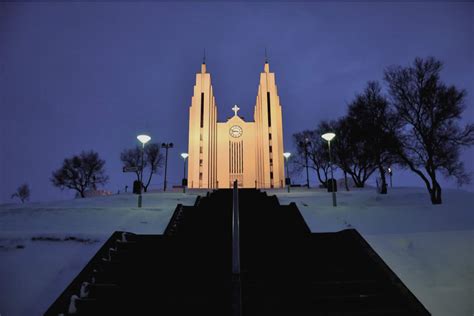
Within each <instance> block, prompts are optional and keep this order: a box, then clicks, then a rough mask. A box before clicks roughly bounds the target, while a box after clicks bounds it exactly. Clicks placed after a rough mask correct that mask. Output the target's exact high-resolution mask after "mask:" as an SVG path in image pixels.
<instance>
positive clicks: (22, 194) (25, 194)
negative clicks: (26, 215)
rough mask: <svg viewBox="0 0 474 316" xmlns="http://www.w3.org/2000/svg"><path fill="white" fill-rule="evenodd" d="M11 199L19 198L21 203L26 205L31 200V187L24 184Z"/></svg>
mask: <svg viewBox="0 0 474 316" xmlns="http://www.w3.org/2000/svg"><path fill="white" fill-rule="evenodd" d="M11 198H12V199H13V198H18V199H20V201H21V203H25V201H28V200H29V199H30V187H29V186H28V184H26V183H24V184H22V185H20V186H19V187H18V188H17V189H16V192H15V193H13V194H12V196H11Z"/></svg>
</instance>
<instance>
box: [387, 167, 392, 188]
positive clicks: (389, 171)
mask: <svg viewBox="0 0 474 316" xmlns="http://www.w3.org/2000/svg"><path fill="white" fill-rule="evenodd" d="M392 173H393V170H392V168H391V167H388V175H389V176H390V187H392Z"/></svg>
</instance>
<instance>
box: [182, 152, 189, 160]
mask: <svg viewBox="0 0 474 316" xmlns="http://www.w3.org/2000/svg"><path fill="white" fill-rule="evenodd" d="M181 157H183V159H185V160H186V158H188V157H189V154H188V153H182V154H181Z"/></svg>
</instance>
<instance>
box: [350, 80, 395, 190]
mask: <svg viewBox="0 0 474 316" xmlns="http://www.w3.org/2000/svg"><path fill="white" fill-rule="evenodd" d="M347 120H348V125H349V129H350V137H351V139H352V141H354V144H357V145H358V146H359V147H360V148H362V149H363V153H361V154H362V156H363V157H364V160H365V161H366V162H367V163H368V164H373V166H374V167H376V168H378V170H379V173H380V179H381V183H380V193H382V194H386V193H387V181H386V172H387V168H388V167H389V166H390V165H392V164H393V163H394V162H395V160H396V156H395V152H396V150H397V149H396V147H397V146H398V144H399V142H398V138H397V131H398V129H399V128H398V127H399V124H398V120H397V119H396V117H395V115H394V114H393V112H391V111H390V108H389V103H388V100H387V98H386V97H385V96H383V95H382V92H381V88H380V84H379V83H378V82H376V81H369V82H368V83H367V87H366V88H365V90H364V92H363V93H362V94H358V95H356V98H355V100H354V101H353V102H352V103H351V104H350V105H349V109H348V114H347ZM370 168H372V166H370V167H369V172H368V174H369V173H370Z"/></svg>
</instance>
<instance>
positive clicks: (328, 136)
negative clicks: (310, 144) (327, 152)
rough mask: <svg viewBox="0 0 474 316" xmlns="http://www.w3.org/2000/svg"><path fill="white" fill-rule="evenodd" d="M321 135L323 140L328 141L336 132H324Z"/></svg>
mask: <svg viewBox="0 0 474 316" xmlns="http://www.w3.org/2000/svg"><path fill="white" fill-rule="evenodd" d="M321 137H322V138H323V139H324V140H327V141H328V142H330V141H331V140H332V139H333V138H334V137H336V134H334V133H326V134H323V135H321Z"/></svg>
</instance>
